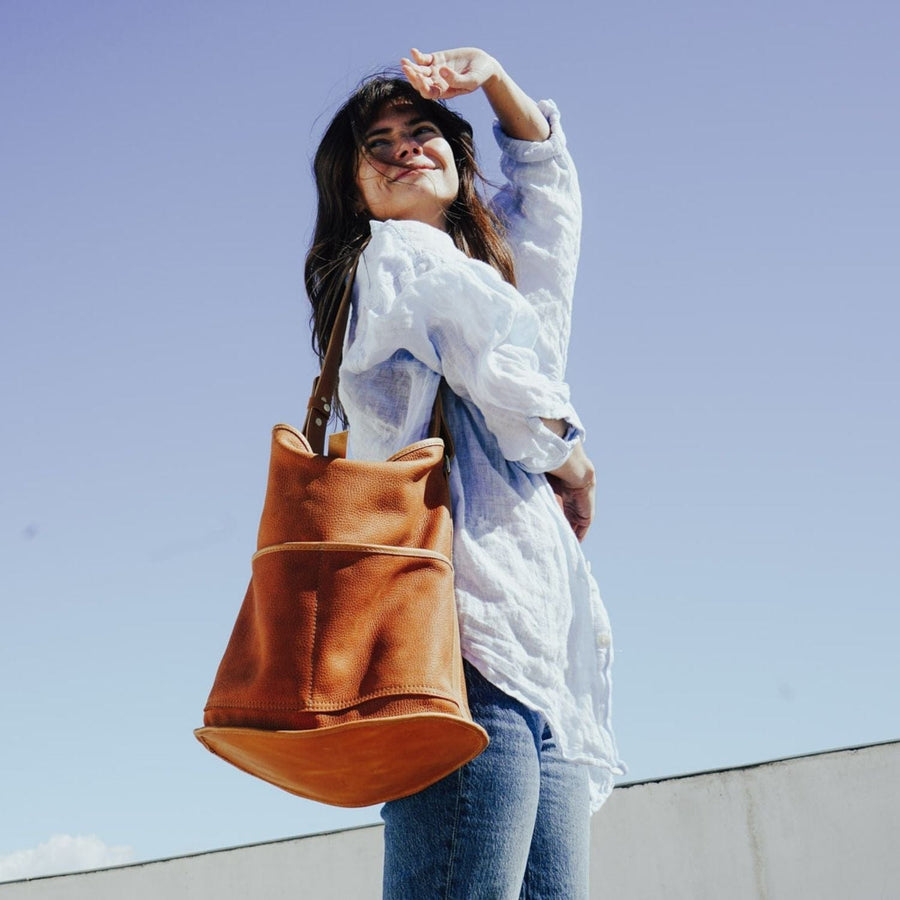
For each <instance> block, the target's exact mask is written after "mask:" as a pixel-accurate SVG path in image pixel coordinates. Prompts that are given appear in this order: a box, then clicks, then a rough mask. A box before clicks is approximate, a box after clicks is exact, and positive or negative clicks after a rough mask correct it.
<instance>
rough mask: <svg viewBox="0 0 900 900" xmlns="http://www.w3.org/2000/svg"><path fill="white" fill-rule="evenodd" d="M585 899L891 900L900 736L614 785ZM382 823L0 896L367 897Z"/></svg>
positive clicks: (99, 899) (58, 899) (375, 874)
mask: <svg viewBox="0 0 900 900" xmlns="http://www.w3.org/2000/svg"><path fill="white" fill-rule="evenodd" d="M592 848H593V855H592V861H591V862H592V890H591V897H592V900H593V898H597V900H600V898H610V900H613V898H614V900H651V898H652V900H682V898H683V900H751V898H753V900H807V898H808V900H898V898H900V742H896V743H889V744H877V745H874V746H870V747H860V748H856V749H852V750H841V751H835V752H832V753H823V754H818V755H815V756H805V757H799V758H796V759H788V760H781V761H778V762H770V763H763V764H760V765H758V766H749V767H744V768H739V769H729V770H726V771H722V772H707V773H702V774H698V775H690V776H684V777H681V778H670V779H666V780H663V781H655V782H644V783H638V784H631V785H623V786H621V787H619V788H616V790H615V791H614V793H613V796H612V797H611V798H610V800H609V802H608V804H607V806H606V808H605V809H604V810H602V811H601V812H600V813H599V814H598V815H596V816H595V817H594V819H593V831H592ZM381 850H382V838H381V827H380V826H371V827H368V828H359V829H353V830H350V831H343V832H336V833H334V834H325V835H315V836H312V837H306V838H297V839H292V840H285V841H278V842H275V843H268V844H258V845H254V846H250V847H240V848H237V849H233V850H221V851H215V852H211V853H202V854H198V855H195V856H188V857H180V858H177V859H170V860H162V861H159V862H152V863H145V864H141V865H133V866H123V867H119V868H115V869H105V870H100V871H97V872H85V873H80V874H74V875H65V876H56V877H48V878H38V879H33V880H30V881H18V882H9V883H7V884H0V900H124V898H128V900H151V898H152V900H157V898H165V900H207V898H209V900H212V898H215V900H248V898H254V900H255V898H259V900H281V898H284V900H287V898H290V900H297V898H315V900H348V898H353V900H369V898H371V900H377V898H379V897H380V881H381Z"/></svg>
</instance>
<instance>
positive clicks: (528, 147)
mask: <svg viewBox="0 0 900 900" xmlns="http://www.w3.org/2000/svg"><path fill="white" fill-rule="evenodd" d="M538 106H539V108H540V110H541V112H543V113H544V115H545V116H546V117H547V121H548V123H549V125H550V136H549V137H548V138H547V140H545V141H520V140H515V139H514V138H511V137H509V136H508V135H507V134H505V133H504V132H503V130H502V129H501V128H500V125H499V123H495V124H494V136H495V138H496V140H497V143H498V144H499V146H500V150H501V158H500V167H501V170H502V172H503V174H504V176H505V177H506V179H507V183H506V185H505V186H504V187H503V188H502V189H501V190H500V191H499V192H498V193H497V195H496V196H495V197H494V200H493V205H494V209H495V210H496V212H497V213H498V215H499V216H500V217H501V219H502V220H503V221H504V223H505V224H506V227H507V240H508V241H509V244H510V246H511V248H512V250H513V255H514V257H515V264H516V280H517V283H518V288H519V291H520V292H521V294H522V296H523V297H524V298H525V300H526V301H527V302H528V304H529V305H530V306H531V307H532V309H533V310H534V311H535V312H536V313H537V315H538V318H539V320H540V322H541V331H540V334H539V335H538V339H537V342H536V344H535V350H536V352H537V354H538V358H539V362H540V367H541V370H542V371H543V372H545V373H546V374H548V375H550V376H551V377H554V378H560V379H561V378H563V377H565V370H566V357H567V353H568V346H569V337H570V334H571V326H572V299H573V296H574V291H575V274H576V270H577V267H578V255H579V250H580V243H581V193H580V189H579V186H578V175H577V173H576V170H575V164H574V163H573V161H572V157H571V156H570V155H569V151H568V149H567V147H566V137H565V134H564V132H563V130H562V125H561V123H560V115H559V110H558V109H557V107H556V105H555V104H554V103H553V101H552V100H542V101H540V102H539V103H538Z"/></svg>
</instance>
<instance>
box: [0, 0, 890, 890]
mask: <svg viewBox="0 0 900 900" xmlns="http://www.w3.org/2000/svg"><path fill="white" fill-rule="evenodd" d="M312 7H313V5H312V4H309V5H307V4H302V3H289V2H263V3H255V4H251V3H247V2H244V3H241V2H235V0H224V2H223V0H220V2H215V3H214V2H190V0H188V2H179V3H174V2H168V0H162V2H155V3H152V4H151V3H145V2H137V0H120V2H112V0H95V2H86V3H79V4H70V3H65V2H62V0H28V2H24V0H19V2H7V3H4V4H3V5H2V6H0V120H2V121H3V123H4V125H3V132H4V137H3V142H2V169H0V197H2V203H3V211H4V214H3V216H2V218H0V230H2V235H0V292H2V294H0V296H2V326H0V370H2V380H3V394H2V397H3V400H2V415H0V442H2V443H0V447H2V450H0V453H2V461H3V465H2V468H0V479H2V481H0V555H2V571H3V573H4V589H3V600H2V610H3V618H2V622H3V625H2V628H0V722H2V724H0V729H2V740H0V797H2V802H0V879H2V878H3V877H4V874H3V873H4V872H7V873H9V872H13V871H15V872H17V873H21V872H23V871H25V870H24V869H23V868H21V867H20V868H18V869H14V868H12V867H11V865H12V864H10V866H9V867H7V868H6V869H4V868H3V861H4V860H7V861H9V860H11V859H12V858H13V856H15V854H19V855H18V856H17V857H16V860H18V862H16V865H19V863H21V862H22V860H23V859H25V858H26V857H25V856H23V855H22V854H26V856H27V860H32V861H33V860H35V859H39V858H48V857H52V856H53V852H54V851H53V847H60V846H65V847H66V848H69V850H71V848H72V847H76V848H77V847H82V846H84V847H88V848H89V849H90V854H89V855H85V857H84V858H85V859H86V860H87V859H88V858H89V860H90V864H98V863H97V860H98V859H101V860H102V859H103V858H104V857H102V855H101V856H98V855H97V847H98V845H104V846H107V847H109V848H110V855H109V860H110V861H121V860H122V859H124V858H132V859H148V858H155V857H160V856H165V855H173V854H178V853H184V852H191V851H196V850H203V849H209V848H214V847H221V846H230V845H234V844H240V843H246V842H251V841H259V840H266V839H270V838H279V837H285V836H288V835H295V834H302V833H309V832H315V831H321V830H327V829H332V828H338V827H344V826H349V825H353V824H359V823H362V822H370V821H375V820H376V819H377V810H362V811H356V812H348V811H341V810H334V809H330V808H328V807H324V806H319V805H317V804H313V803H308V802H306V801H302V800H299V799H297V798H294V797H291V796H290V795H288V794H285V793H282V792H279V791H278V790H277V789H275V788H272V787H270V786H268V785H265V784H263V783H262V782H257V781H255V780H254V779H251V778H249V777H247V776H245V775H243V774H241V773H239V772H237V771H236V770H232V769H231V768H230V767H228V766H226V765H225V764H224V763H221V762H220V761H218V760H216V759H215V758H213V757H212V756H210V755H209V754H208V753H206V751H204V750H203V749H202V748H201V747H200V745H199V744H198V743H196V741H195V740H194V738H193V736H192V734H191V730H192V729H193V728H194V727H196V726H197V725H199V724H200V722H201V716H202V707H203V703H204V701H205V698H206V694H207V692H208V690H209V687H210V684H211V681H212V677H213V674H214V671H215V667H216V665H217V663H218V659H219V657H220V655H221V652H222V650H223V648H224V644H225V641H226V640H227V637H228V634H229V632H230V629H231V626H232V624H233V620H234V616H235V614H236V611H237V608H238V605H239V603H240V600H241V599H242V597H243V592H244V588H245V586H246V581H247V578H248V575H249V557H250V554H251V552H252V550H253V548H254V545H255V531H256V525H257V521H258V516H259V511H260V504H261V501H262V495H263V490H264V478H265V467H266V456H267V452H268V440H269V438H268V434H269V429H270V428H271V426H272V425H273V424H274V423H276V422H278V421H283V420H287V421H291V422H294V423H297V424H299V423H300V422H301V419H302V413H303V409H304V407H305V402H306V395H307V391H308V386H309V381H310V379H311V376H312V373H313V364H312V356H311V352H310V350H309V339H308V329H307V309H306V301H305V296H304V294H303V290H302V258H303V254H304V251H305V246H306V244H307V241H308V238H309V234H310V228H311V224H312V215H313V208H314V207H313V194H312V189H311V181H310V177H309V160H310V157H311V154H312V152H313V151H314V148H315V143H316V140H317V137H318V135H319V134H320V133H321V130H322V128H323V127H324V124H325V123H326V122H327V120H328V117H329V115H330V114H331V112H332V111H333V110H334V108H335V106H336V105H337V103H338V102H339V101H340V100H341V99H342V98H343V97H344V96H345V94H346V93H347V92H348V91H349V90H350V89H351V88H352V87H353V85H354V84H355V83H356V81H357V80H358V79H359V78H360V77H361V76H362V75H364V74H365V73H367V72H369V71H371V70H373V69H375V68H377V67H380V66H383V65H387V64H392V63H394V62H395V61H396V60H398V59H399V57H400V56H401V55H404V54H406V53H407V52H408V49H409V46H410V45H416V46H419V47H421V48H423V49H426V50H429V49H440V48H442V47H451V46H460V45H467V44H475V45H478V46H483V47H485V48H486V49H487V50H489V51H490V52H492V53H494V54H495V55H496V56H498V58H499V59H500V60H501V62H503V63H504V64H505V66H506V67H507V68H508V70H509V71H510V72H511V73H512V74H513V76H514V77H516V78H517V79H518V80H519V82H520V83H521V84H522V86H523V87H524V88H525V89H526V90H527V91H529V92H530V93H532V94H533V95H534V96H538V97H552V98H553V99H555V100H556V101H557V103H558V104H559V105H560V107H561V109H562V111H563V116H564V124H565V128H566V132H567V135H568V139H569V145H570V148H571V150H572V153H573V155H574V156H575V159H576V161H577V163H578V165H579V172H580V176H581V183H582V191H583V194H584V200H585V227H584V237H583V253H582V264H581V268H580V271H579V278H578V292H577V299H576V315H575V330H574V338H573V344H572V349H571V352H570V368H569V376H568V377H569V381H570V383H571V385H572V391H573V396H574V399H575V401H576V405H577V406H578V409H579V411H580V413H581V416H582V418H583V419H584V421H585V424H586V426H587V427H588V429H589V450H590V452H591V455H592V457H593V458H594V460H595V462H596V464H597V466H598V469H599V477H600V493H599V513H598V518H597V521H596V524H595V526H594V528H593V529H592V532H591V534H590V536H589V538H588V540H587V542H586V545H585V546H586V552H587V554H588V556H589V558H590V559H591V560H592V563H593V570H594V572H595V574H596V575H597V577H598V581H599V583H600V587H601V591H602V593H603V595H604V598H605V600H606V603H607V606H608V607H609V610H610V614H611V617H612V620H613V627H614V632H615V639H616V652H617V658H616V672H615V675H616V693H615V722H616V728H617V736H618V739H619V744H620V750H621V752H622V754H623V756H624V757H625V759H626V760H627V761H628V763H629V765H630V773H629V776H628V778H627V780H639V779H647V778H654V777H661V776H665V775H670V774H677V773H684V772H691V771H698V770H703V769H708V768H714V767H723V766H731V765H739V764H742V763H752V762H756V761H760V760H763V759H771V758H777V757H780V756H787V755H792V754H802V753H808V752H814V751H819V750H825V749H830V748H833V747H840V746H848V745H856V744H863V743H869V742H874V741H881V740H888V739H895V738H897V737H898V712H900V708H898V702H897V699H896V692H897V684H898V675H900V664H898V662H897V654H896V651H895V649H894V646H893V644H894V642H895V635H896V634H897V632H898V631H900V602H898V601H900V596H898V595H900V590H898V588H900V573H898V559H900V553H898V538H900V514H898V508H900V477H898V476H900V465H898V461H897V460H898V452H897V447H898V443H900V442H898V438H900V415H898V412H900V411H898V377H900V365H898V361H897V356H898V354H897V349H896V347H897V333H898V325H900V313H898V296H900V262H898V248H900V172H898V163H897V160H898V159H900V146H898V145H900V125H898V119H897V115H896V86H897V84H898V83H900V71H898V69H900V63H898V57H897V53H896V41H895V37H896V34H897V29H898V26H900V12H898V9H897V7H896V5H895V4H890V3H888V2H886V0H885V2H875V0H863V2H860V3H856V4H852V5H850V4H843V3H833V2H816V3H812V2H806V0H796V2H790V3H784V2H774V0H764V2H760V3H756V4H746V3H740V4H739V3H730V2H726V3H722V2H712V0H706V2H701V0H685V2H682V3H679V4H665V5H663V4H646V3H631V4H627V5H626V4H620V5H617V6H610V5H604V6H601V7H600V8H599V9H594V8H591V6H590V5H589V4H574V3H569V2H567V0H562V2H557V3H554V4H538V3H534V2H530V0H529V2H516V3H513V2H497V3H490V4H482V3H473V2H468V0H464V2H459V3H456V4H454V6H453V15H452V16H450V15H448V14H447V13H446V11H443V10H427V11H424V12H420V11H418V10H417V11H415V14H409V13H407V12H404V11H402V10H398V9H397V8H393V7H383V6H381V7H375V6H372V5H364V4H362V3H359V2H356V0H351V2H349V3H345V4H342V5H341V6H340V7H336V6H328V5H324V6H318V5H317V6H316V7H315V8H314V9H313V8H312ZM457 108H459V109H460V111H462V112H463V113H464V114H466V115H468V116H469V117H470V118H471V120H472V121H473V123H474V124H475V127H476V131H477V133H478V134H480V137H481V149H482V156H483V160H484V164H485V168H486V169H487V170H488V172H490V173H494V174H496V171H497V169H496V164H495V154H494V148H493V144H492V141H491V138H490V134H489V122H490V117H489V114H488V110H487V107H486V105H485V104H484V102H483V100H482V99H481V98H466V99H464V100H461V101H459V102H458V103H457ZM600 814H601V815H602V812H601V813H600ZM54 835H56V836H60V837H57V838H56V839H55V840H56V843H55V844H53V843H51V838H53V836H54ZM91 836H94V837H91ZM41 847H43V848H45V850H46V848H48V847H50V850H48V851H46V852H45V851H44V850H41V851H40V852H39V848H41ZM129 848H130V849H129ZM69 850H67V851H66V852H67V853H68V852H69ZM29 854H30V855H29ZM91 854H92V855H91ZM64 859H65V861H64V862H62V863H60V865H62V866H63V867H68V868H72V867H75V866H76V865H77V864H78V860H77V859H75V861H71V859H70V856H65V855H64ZM23 865H24V864H23ZM28 865H32V863H28ZM39 865H40V864H39V863H34V864H33V865H32V868H31V869H28V871H37V869H38V868H39ZM6 877H13V876H11V875H7V876H6Z"/></svg>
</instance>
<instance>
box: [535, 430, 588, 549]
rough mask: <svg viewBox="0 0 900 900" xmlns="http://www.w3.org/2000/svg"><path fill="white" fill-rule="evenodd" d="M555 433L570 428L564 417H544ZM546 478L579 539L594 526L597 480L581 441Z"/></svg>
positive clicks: (581, 539) (559, 433) (563, 433)
mask: <svg viewBox="0 0 900 900" xmlns="http://www.w3.org/2000/svg"><path fill="white" fill-rule="evenodd" d="M541 421H542V422H543V423H544V425H545V426H546V427H547V428H549V429H550V431H552V432H553V433H554V434H556V435H558V436H559V437H563V436H564V435H565V433H566V431H567V430H568V423H567V422H566V421H565V420H564V419H541ZM547 480H548V481H549V482H550V486H551V487H552V488H553V492H554V493H555V494H556V497H557V500H558V501H559V505H560V507H561V508H562V511H563V514H564V515H565V517H566V520H567V521H568V523H569V524H570V525H571V526H572V530H573V531H574V532H575V537H577V538H578V540H579V541H583V540H584V536H585V535H586V534H587V532H588V528H590V527H591V522H592V521H593V520H594V502H595V491H596V485H597V479H596V475H595V472H594V464H593V463H592V462H591V461H590V459H588V456H587V454H586V453H585V452H584V445H583V444H582V443H581V441H579V442H578V443H577V444H576V445H575V446H574V447H573V448H572V452H571V453H570V454H569V457H568V459H567V460H566V461H565V462H564V463H563V464H562V465H561V466H560V467H559V468H557V469H554V470H553V471H552V472H548V473H547Z"/></svg>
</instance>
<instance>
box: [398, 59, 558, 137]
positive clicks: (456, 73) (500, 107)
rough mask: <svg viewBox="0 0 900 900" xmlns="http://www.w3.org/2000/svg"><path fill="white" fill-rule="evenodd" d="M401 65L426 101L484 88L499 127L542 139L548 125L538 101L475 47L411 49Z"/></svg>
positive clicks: (509, 133) (547, 130)
mask: <svg viewBox="0 0 900 900" xmlns="http://www.w3.org/2000/svg"><path fill="white" fill-rule="evenodd" d="M412 57H413V58H412V59H405V58H404V59H402V60H401V61H400V65H401V66H402V67H403V74H404V75H406V77H407V78H408V79H409V82H410V84H411V85H412V86H413V87H414V88H415V89H416V90H417V91H418V92H419V93H420V94H421V95H422V96H423V97H424V98H425V99H426V100H450V99H452V98H453V97H459V96H461V95H462V94H471V93H472V91H476V90H478V88H483V89H484V93H485V96H486V97H487V99H488V102H489V103H490V104H491V107H492V108H493V110H494V113H495V114H496V116H497V118H498V119H499V120H500V127H501V128H502V129H503V130H504V131H505V132H506V133H507V134H508V135H509V136H510V137H511V138H516V139H517V140H520V141H545V140H547V138H548V137H549V136H550V126H549V124H548V123H547V119H546V118H545V117H544V114H543V113H542V112H541V111H540V110H539V109H538V106H537V104H536V103H535V102H534V100H532V99H531V97H529V96H528V95H527V94H526V93H525V92H524V91H523V90H522V89H521V88H520V87H519V86H518V85H517V84H516V83H515V82H514V81H513V80H512V78H510V77H509V75H508V74H507V73H506V71H505V70H504V68H503V66H501V65H500V63H499V62H497V60H496V59H494V57H493V56H490V55H489V54H488V53H485V52H484V50H479V49H478V48H477V47H459V48H457V49H456V50H439V51H437V52H436V53H422V52H421V51H420V50H415V49H414V50H413V51H412Z"/></svg>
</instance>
